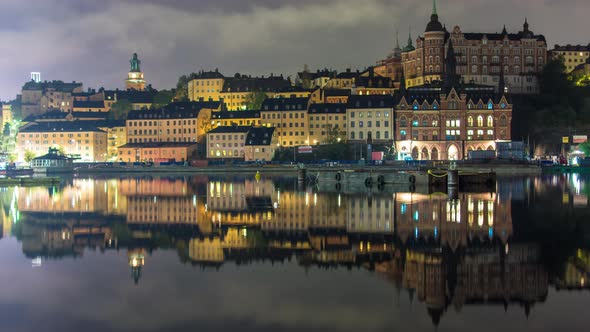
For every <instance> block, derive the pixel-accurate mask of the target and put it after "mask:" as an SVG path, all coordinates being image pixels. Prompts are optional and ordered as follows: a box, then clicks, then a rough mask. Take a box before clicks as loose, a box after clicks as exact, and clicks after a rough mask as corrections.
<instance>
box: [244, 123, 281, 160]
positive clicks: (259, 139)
mask: <svg viewBox="0 0 590 332" xmlns="http://www.w3.org/2000/svg"><path fill="white" fill-rule="evenodd" d="M278 145H279V140H278V137H277V135H276V128H274V127H252V128H250V130H248V133H247V134H246V146H245V147H244V151H245V155H244V157H245V158H244V159H245V160H246V161H271V160H272V159H273V158H274V155H275V151H276V149H277V148H278Z"/></svg>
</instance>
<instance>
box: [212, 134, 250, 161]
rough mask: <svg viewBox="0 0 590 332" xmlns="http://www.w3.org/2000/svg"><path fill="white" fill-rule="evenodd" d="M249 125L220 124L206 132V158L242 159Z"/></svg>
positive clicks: (244, 153)
mask: <svg viewBox="0 0 590 332" xmlns="http://www.w3.org/2000/svg"><path fill="white" fill-rule="evenodd" d="M250 128H251V127H249V126H221V127H217V128H215V129H213V130H211V131H209V132H208V133H207V158H208V159H213V160H214V159H244V158H245V155H246V152H245V144H246V134H247V133H248V130H250Z"/></svg>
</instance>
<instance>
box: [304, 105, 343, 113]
mask: <svg viewBox="0 0 590 332" xmlns="http://www.w3.org/2000/svg"><path fill="white" fill-rule="evenodd" d="M346 107H347V105H346V104H311V105H310V106H309V110H308V113H310V114H331V113H332V114H338V113H346Z"/></svg>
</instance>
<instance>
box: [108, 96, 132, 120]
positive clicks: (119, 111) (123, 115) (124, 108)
mask: <svg viewBox="0 0 590 332" xmlns="http://www.w3.org/2000/svg"><path fill="white" fill-rule="evenodd" d="M132 108H133V105H131V102H130V101H129V100H127V99H120V100H118V101H117V102H116V103H114V104H113V106H112V107H111V112H110V113H109V117H110V118H111V119H114V120H125V119H127V114H129V111H131V109H132Z"/></svg>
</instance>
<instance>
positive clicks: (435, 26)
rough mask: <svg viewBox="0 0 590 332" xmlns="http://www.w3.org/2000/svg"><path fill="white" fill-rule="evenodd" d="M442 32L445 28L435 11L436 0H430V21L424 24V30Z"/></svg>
mask: <svg viewBox="0 0 590 332" xmlns="http://www.w3.org/2000/svg"><path fill="white" fill-rule="evenodd" d="M439 31H440V32H443V31H445V29H444V28H443V25H442V24H441V23H440V22H439V20H438V13H437V12H436V0H432V15H430V22H428V24H427V25H426V32H439Z"/></svg>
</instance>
